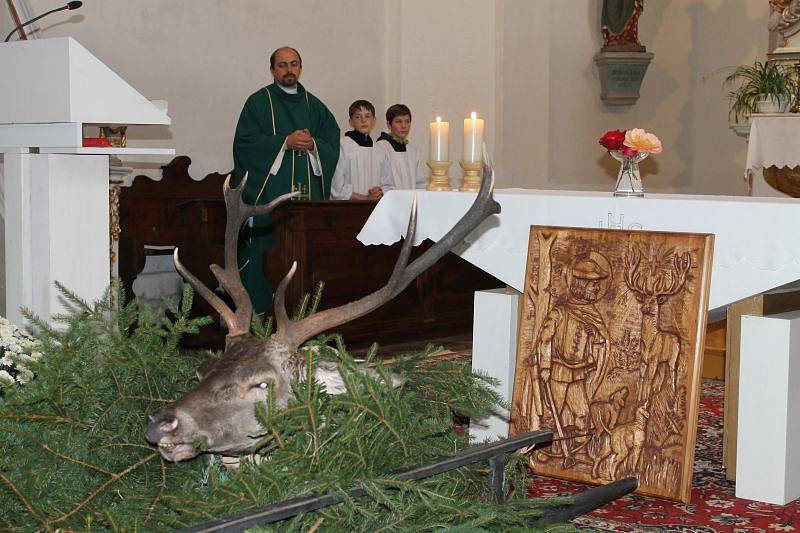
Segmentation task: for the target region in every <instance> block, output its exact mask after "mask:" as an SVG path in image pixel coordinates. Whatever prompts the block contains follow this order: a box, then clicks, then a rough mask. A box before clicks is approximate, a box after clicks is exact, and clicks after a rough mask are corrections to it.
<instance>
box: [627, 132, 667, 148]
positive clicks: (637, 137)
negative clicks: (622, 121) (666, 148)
mask: <svg viewBox="0 0 800 533" xmlns="http://www.w3.org/2000/svg"><path fill="white" fill-rule="evenodd" d="M623 144H624V145H625V146H628V147H630V148H633V149H634V150H636V151H638V152H648V153H651V154H660V153H661V141H659V140H658V137H656V136H655V135H653V134H652V133H647V132H646V131H644V130H643V129H641V128H633V129H632V130H628V131H626V132H625V142H623Z"/></svg>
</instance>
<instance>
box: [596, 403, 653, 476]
mask: <svg viewBox="0 0 800 533" xmlns="http://www.w3.org/2000/svg"><path fill="white" fill-rule="evenodd" d="M648 418H650V413H649V412H648V410H647V407H646V406H644V405H643V406H640V407H639V408H638V409H636V417H635V418H634V419H633V420H632V421H630V422H627V423H625V424H620V425H618V426H617V427H615V428H614V429H612V430H611V431H610V432H609V437H610V438H609V443H610V446H609V448H608V449H607V450H605V453H604V454H598V455H597V456H596V457H595V460H594V465H593V466H592V475H593V476H594V477H599V474H598V469H599V468H598V467H599V466H600V464H601V463H602V462H603V461H604V460H605V459H607V458H608V457H610V458H611V459H610V462H609V466H608V477H609V478H610V479H615V478H616V477H617V470H619V467H620V465H621V464H622V463H624V462H625V459H627V458H628V457H630V460H631V468H635V467H636V465H637V463H638V462H639V456H640V455H641V454H642V449H643V448H644V441H645V438H646V436H647V432H646V429H647V419H648Z"/></svg>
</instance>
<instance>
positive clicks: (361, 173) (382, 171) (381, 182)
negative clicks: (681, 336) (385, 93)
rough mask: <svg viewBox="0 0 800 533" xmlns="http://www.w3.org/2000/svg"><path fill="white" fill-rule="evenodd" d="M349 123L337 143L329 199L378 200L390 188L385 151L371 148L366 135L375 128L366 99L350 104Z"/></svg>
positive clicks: (371, 107) (369, 104)
mask: <svg viewBox="0 0 800 533" xmlns="http://www.w3.org/2000/svg"><path fill="white" fill-rule="evenodd" d="M348 113H349V114H350V126H352V128H353V129H352V130H351V131H348V132H346V133H345V134H344V137H342V140H341V142H340V143H339V162H338V164H337V165H336V172H335V173H334V174H333V178H332V180H331V199H333V200H379V199H380V198H381V196H383V188H384V187H391V185H392V181H391V173H390V171H389V162H388V160H387V159H386V154H385V153H384V152H382V151H380V150H377V149H375V148H374V147H373V143H372V137H370V136H369V134H370V132H371V131H372V128H373V127H375V106H374V105H372V104H371V103H369V102H368V101H366V100H356V101H355V102H353V103H352V104H350V109H349V110H348Z"/></svg>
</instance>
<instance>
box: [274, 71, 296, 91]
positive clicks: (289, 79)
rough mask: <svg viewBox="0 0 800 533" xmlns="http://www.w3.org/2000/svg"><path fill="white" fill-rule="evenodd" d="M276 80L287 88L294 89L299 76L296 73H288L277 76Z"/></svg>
mask: <svg viewBox="0 0 800 533" xmlns="http://www.w3.org/2000/svg"><path fill="white" fill-rule="evenodd" d="M275 81H277V82H278V83H279V84H280V85H282V86H284V87H286V88H287V89H292V88H294V87H296V86H297V76H296V75H294V74H286V75H285V76H283V77H282V78H275Z"/></svg>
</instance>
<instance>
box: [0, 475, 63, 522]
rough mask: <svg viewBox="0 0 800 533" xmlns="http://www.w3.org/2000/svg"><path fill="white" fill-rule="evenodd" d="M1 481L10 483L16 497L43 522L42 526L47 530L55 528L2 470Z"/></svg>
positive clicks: (9, 485) (32, 514)
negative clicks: (40, 514)
mask: <svg viewBox="0 0 800 533" xmlns="http://www.w3.org/2000/svg"><path fill="white" fill-rule="evenodd" d="M0 481H2V482H3V483H5V484H6V485H8V487H9V488H10V489H11V491H12V492H13V493H14V494H15V495H16V497H17V498H18V499H19V501H21V502H22V503H23V504H24V505H25V507H27V508H28V511H30V513H31V516H33V517H34V518H35V519H36V520H38V521H39V523H40V524H42V526H43V527H44V528H45V529H46V530H47V531H53V528H52V527H50V524H48V523H47V521H46V520H44V519H42V517H41V516H39V514H38V513H37V512H36V509H34V507H33V505H31V503H30V502H29V501H28V499H27V498H25V495H24V494H22V492H20V491H19V489H17V487H16V485H14V484H13V483H12V482H11V480H10V479H8V478H7V477H6V476H4V475H3V473H2V472H0Z"/></svg>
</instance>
